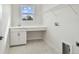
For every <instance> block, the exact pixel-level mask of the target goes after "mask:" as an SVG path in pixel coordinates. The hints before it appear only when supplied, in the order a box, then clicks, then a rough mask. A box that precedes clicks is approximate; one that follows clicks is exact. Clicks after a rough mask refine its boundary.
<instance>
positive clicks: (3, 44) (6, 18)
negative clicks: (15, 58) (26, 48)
mask: <svg viewBox="0 0 79 59" xmlns="http://www.w3.org/2000/svg"><path fill="white" fill-rule="evenodd" d="M2 8H3V9H2V11H3V14H2V21H1V27H2V28H1V35H2V36H3V40H1V41H0V53H5V52H6V51H5V50H6V49H8V47H9V42H8V41H9V40H8V32H9V25H10V16H11V14H10V5H6V4H5V5H2Z"/></svg>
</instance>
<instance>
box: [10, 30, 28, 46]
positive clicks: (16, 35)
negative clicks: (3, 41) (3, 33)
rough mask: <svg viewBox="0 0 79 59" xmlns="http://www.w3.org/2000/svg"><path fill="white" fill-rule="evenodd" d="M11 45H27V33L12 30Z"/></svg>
mask: <svg viewBox="0 0 79 59" xmlns="http://www.w3.org/2000/svg"><path fill="white" fill-rule="evenodd" d="M10 44H11V45H20V44H26V32H24V31H19V30H11V41H10Z"/></svg>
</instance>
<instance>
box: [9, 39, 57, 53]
mask: <svg viewBox="0 0 79 59" xmlns="http://www.w3.org/2000/svg"><path fill="white" fill-rule="evenodd" d="M54 53H55V52H54V50H53V49H52V48H51V47H49V46H48V45H47V44H46V43H45V42H44V41H43V40H31V41H28V43H27V45H24V46H17V47H10V49H9V54H54Z"/></svg>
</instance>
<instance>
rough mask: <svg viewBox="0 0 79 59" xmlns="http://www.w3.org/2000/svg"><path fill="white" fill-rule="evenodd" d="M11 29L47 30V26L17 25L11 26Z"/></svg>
mask: <svg viewBox="0 0 79 59" xmlns="http://www.w3.org/2000/svg"><path fill="white" fill-rule="evenodd" d="M10 29H23V30H27V31H45V30H47V27H46V26H16V27H10Z"/></svg>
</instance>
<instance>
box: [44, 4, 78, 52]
mask: <svg viewBox="0 0 79 59" xmlns="http://www.w3.org/2000/svg"><path fill="white" fill-rule="evenodd" d="M44 8H45V7H44ZM77 8H79V7H77ZM43 19H44V25H47V26H48V31H47V33H46V35H45V41H46V42H47V43H48V44H49V45H50V46H51V47H52V48H54V49H55V50H56V53H62V42H68V43H70V44H71V46H72V53H77V52H78V47H77V49H76V46H75V44H76V41H77V40H79V36H78V35H79V17H78V15H76V13H75V12H74V11H73V10H72V8H71V7H70V6H69V5H59V6H56V7H54V8H53V7H52V8H51V10H50V9H49V11H48V12H46V13H45V12H44V13H43ZM55 22H58V23H59V26H55V25H54V23H55ZM76 50H77V51H76Z"/></svg>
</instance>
